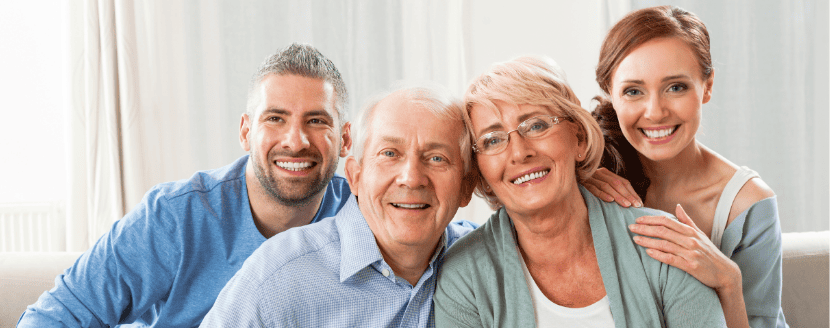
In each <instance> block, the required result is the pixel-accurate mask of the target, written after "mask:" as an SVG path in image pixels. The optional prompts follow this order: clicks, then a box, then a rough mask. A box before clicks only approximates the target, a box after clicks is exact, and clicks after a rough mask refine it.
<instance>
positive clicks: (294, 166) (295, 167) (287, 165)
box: [277, 162, 311, 171]
mask: <svg viewBox="0 0 830 328" xmlns="http://www.w3.org/2000/svg"><path fill="white" fill-rule="evenodd" d="M277 166H279V167H281V168H284V169H286V170H289V171H300V170H304V169H306V168H308V167H310V166H311V162H277Z"/></svg>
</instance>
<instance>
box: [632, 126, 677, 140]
mask: <svg viewBox="0 0 830 328" xmlns="http://www.w3.org/2000/svg"><path fill="white" fill-rule="evenodd" d="M675 128H676V126H673V127H670V128H668V129H661V130H646V129H640V130H641V131H643V133H645V135H646V137H649V138H650V139H657V138H663V137H666V136H668V135H670V134H672V133H674V129H675Z"/></svg>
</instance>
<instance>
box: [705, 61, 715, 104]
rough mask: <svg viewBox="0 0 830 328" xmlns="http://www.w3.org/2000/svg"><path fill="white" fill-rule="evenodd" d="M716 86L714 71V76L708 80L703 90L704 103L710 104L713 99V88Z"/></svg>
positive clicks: (713, 72) (710, 76)
mask: <svg viewBox="0 0 830 328" xmlns="http://www.w3.org/2000/svg"><path fill="white" fill-rule="evenodd" d="M714 84H715V70H714V69H712V74H710V75H709V78H708V79H706V84H705V85H704V87H703V88H704V89H703V103H704V104H705V103H708V102H709V100H711V99H712V86H713V85H714Z"/></svg>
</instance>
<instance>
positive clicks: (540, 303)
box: [519, 252, 614, 328]
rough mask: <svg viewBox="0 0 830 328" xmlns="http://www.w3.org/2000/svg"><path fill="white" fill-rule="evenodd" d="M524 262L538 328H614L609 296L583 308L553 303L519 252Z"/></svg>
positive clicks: (523, 266)
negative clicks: (537, 282)
mask: <svg viewBox="0 0 830 328" xmlns="http://www.w3.org/2000/svg"><path fill="white" fill-rule="evenodd" d="M519 259H520V260H521V262H522V271H524V273H525V280H526V281H527V287H528V289H530V298H531V300H533V310H534V311H533V312H535V313H536V327H538V328H552V327H585V328H605V327H614V318H613V317H612V316H611V302H609V300H608V295H605V297H603V298H602V299H600V300H599V301H597V302H596V303H594V304H591V305H588V306H586V307H583V308H568V307H564V306H561V305H558V304H556V303H553V302H551V301H550V300H549V299H548V298H547V296H545V294H543V293H542V290H540V289H539V286H537V285H536V281H534V280H533V277H532V276H531V275H530V271H528V270H527V264H525V261H524V258H523V256H522V253H521V252H519Z"/></svg>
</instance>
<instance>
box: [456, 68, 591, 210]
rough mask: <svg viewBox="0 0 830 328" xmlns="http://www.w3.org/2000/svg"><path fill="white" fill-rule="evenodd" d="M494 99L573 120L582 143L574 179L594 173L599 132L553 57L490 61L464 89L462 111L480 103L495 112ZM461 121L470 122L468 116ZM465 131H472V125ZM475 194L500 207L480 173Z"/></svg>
mask: <svg viewBox="0 0 830 328" xmlns="http://www.w3.org/2000/svg"><path fill="white" fill-rule="evenodd" d="M496 100H499V101H504V102H507V103H512V104H528V105H536V106H543V107H545V108H547V109H548V110H550V111H551V112H552V113H553V115H555V116H558V117H560V118H564V119H566V120H568V121H571V122H573V123H576V125H577V126H578V127H579V132H578V133H577V138H578V139H579V141H580V142H585V143H586V153H585V158H584V159H583V160H581V161H578V162H577V163H576V177H577V181H579V182H583V181H585V180H586V179H588V178H590V177H591V175H593V174H594V172H595V171H596V169H597V167H598V166H599V163H600V160H601V159H602V152H603V147H604V146H605V141H604V140H603V137H602V131H601V130H600V128H599V125H598V124H597V122H596V121H595V120H594V118H593V117H591V113H589V112H588V111H587V110H585V109H584V108H582V107H581V105H580V102H579V99H578V98H577V97H576V95H575V94H574V92H573V90H571V87H570V85H568V81H567V78H566V76H565V71H563V70H562V68H560V67H559V65H557V64H556V62H555V61H554V60H553V59H551V58H549V57H545V56H523V57H518V58H515V59H512V60H510V61H506V62H502V63H495V64H493V66H491V67H490V69H489V70H487V71H486V72H484V73H483V74H481V75H480V76H479V77H477V78H476V79H475V80H473V82H472V84H471V85H470V87H469V88H467V92H466V93H465V94H464V105H465V108H466V110H465V113H466V114H467V115H468V116H469V115H470V110H471V109H472V108H473V106H474V105H482V106H484V107H486V108H489V109H491V110H493V111H495V112H496V113H499V109H498V108H497V107H496V105H495V104H494V103H493V101H496ZM465 121H466V122H470V120H469V119H466V120H465ZM467 130H469V131H473V129H472V126H470V127H469V128H468V129H467ZM473 138H475V136H473ZM473 162H474V163H476V165H477V156H473ZM475 194H476V195H478V196H479V197H481V198H484V200H485V201H487V203H488V204H489V205H490V207H491V208H492V209H494V210H495V209H498V208H500V207H501V206H502V203H501V201H500V200H499V199H498V197H497V196H496V194H495V193H493V191H492V190H490V189H489V188H488V185H487V182H486V181H484V177H482V176H481V175H480V174H479V177H478V181H477V182H476V188H475Z"/></svg>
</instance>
